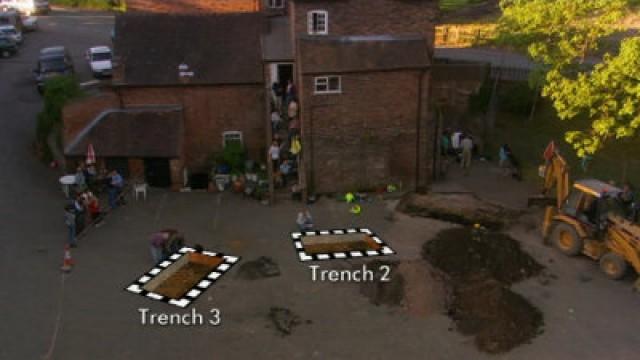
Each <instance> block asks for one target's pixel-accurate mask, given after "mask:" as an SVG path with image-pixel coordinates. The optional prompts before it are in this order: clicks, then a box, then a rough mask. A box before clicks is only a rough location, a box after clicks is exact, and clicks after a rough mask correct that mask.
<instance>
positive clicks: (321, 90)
mask: <svg viewBox="0 0 640 360" xmlns="http://www.w3.org/2000/svg"><path fill="white" fill-rule="evenodd" d="M341 92H342V79H341V78H340V76H318V77H316V78H315V79H314V93H315V94H339V93H341Z"/></svg>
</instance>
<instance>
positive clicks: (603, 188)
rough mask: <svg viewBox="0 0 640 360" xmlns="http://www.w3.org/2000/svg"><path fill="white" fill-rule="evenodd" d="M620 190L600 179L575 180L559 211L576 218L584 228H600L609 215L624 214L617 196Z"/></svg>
mask: <svg viewBox="0 0 640 360" xmlns="http://www.w3.org/2000/svg"><path fill="white" fill-rule="evenodd" d="M621 192H622V190H621V189H620V188H617V187H615V186H613V185H610V184H607V183H605V182H603V181H600V180H595V179H585V180H579V181H576V182H575V183H574V185H573V188H572V189H571V192H570V193H569V196H567V199H566V201H565V202H564V205H563V206H562V208H561V209H560V213H561V214H564V215H566V216H569V217H571V218H574V219H576V220H577V221H578V222H579V223H580V224H583V225H584V226H585V227H586V228H595V229H596V230H597V229H598V228H601V227H603V226H605V225H606V222H607V219H608V217H609V215H612V214H613V215H621V214H624V208H623V207H622V205H621V204H620V202H619V200H618V198H619V195H620V193H621Z"/></svg>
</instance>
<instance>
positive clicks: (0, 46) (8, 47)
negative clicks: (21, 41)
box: [0, 36, 18, 58]
mask: <svg viewBox="0 0 640 360" xmlns="http://www.w3.org/2000/svg"><path fill="white" fill-rule="evenodd" d="M17 52H18V45H16V43H15V41H13V40H12V39H11V38H9V37H6V36H0V56H2V57H3V58H8V57H9V56H11V55H15V54H16V53H17Z"/></svg>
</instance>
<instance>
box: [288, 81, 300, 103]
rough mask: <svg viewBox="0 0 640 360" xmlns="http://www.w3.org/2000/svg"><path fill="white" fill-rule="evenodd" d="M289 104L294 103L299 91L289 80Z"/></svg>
mask: <svg viewBox="0 0 640 360" xmlns="http://www.w3.org/2000/svg"><path fill="white" fill-rule="evenodd" d="M286 96H287V104H289V103H291V102H292V101H294V100H295V99H296V98H297V89H296V85H295V84H294V83H293V81H292V80H289V81H288V82H287V93H286Z"/></svg>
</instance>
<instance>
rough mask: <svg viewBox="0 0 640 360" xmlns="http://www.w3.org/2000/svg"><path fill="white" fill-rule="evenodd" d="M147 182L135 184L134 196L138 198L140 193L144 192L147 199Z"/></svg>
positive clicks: (143, 194)
mask: <svg viewBox="0 0 640 360" xmlns="http://www.w3.org/2000/svg"><path fill="white" fill-rule="evenodd" d="M148 187H149V186H148V185H147V183H140V184H134V185H133V196H134V197H135V198H136V200H138V194H142V196H143V197H144V199H145V200H147V188H148Z"/></svg>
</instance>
